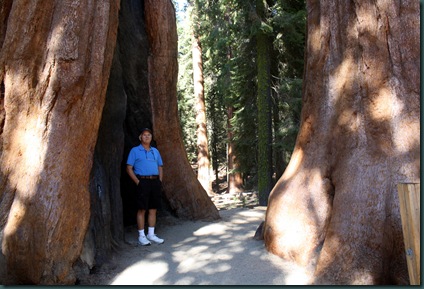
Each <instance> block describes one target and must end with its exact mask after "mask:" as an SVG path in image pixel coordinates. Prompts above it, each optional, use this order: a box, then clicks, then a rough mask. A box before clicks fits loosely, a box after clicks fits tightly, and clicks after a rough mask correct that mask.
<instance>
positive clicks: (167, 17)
mask: <svg viewBox="0 0 424 289" xmlns="http://www.w3.org/2000/svg"><path fill="white" fill-rule="evenodd" d="M144 4H145V16H146V24H147V25H146V28H147V34H148V37H149V44H150V55H149V59H148V65H149V91H150V100H151V102H152V115H153V127H154V135H155V139H156V141H157V145H158V148H159V151H160V152H161V155H162V157H163V161H164V168H163V172H164V177H163V185H164V191H165V195H166V198H167V200H168V201H169V204H170V206H171V208H172V209H173V210H174V211H175V213H176V214H177V216H179V217H182V218H189V219H205V220H206V219H209V220H214V219H218V218H219V214H218V210H217V209H216V207H215V205H214V204H213V202H212V201H211V199H210V198H209V197H208V195H207V193H206V191H205V190H204V189H203V187H202V185H201V184H200V183H199V181H198V180H197V178H196V175H195V173H194V172H193V170H192V168H191V167H190V164H189V162H188V160H187V154H186V153H185V149H184V145H183V142H182V135H181V129H180V124H179V121H178V106H177V96H176V94H177V90H176V86H177V77H178V63H177V55H178V42H177V28H176V20H175V10H174V6H173V5H172V2H171V1H170V0H169V1H155V0H145V1H144Z"/></svg>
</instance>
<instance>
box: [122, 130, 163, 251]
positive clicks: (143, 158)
mask: <svg viewBox="0 0 424 289" xmlns="http://www.w3.org/2000/svg"><path fill="white" fill-rule="evenodd" d="M152 137H153V133H152V131H151V130H150V129H149V128H144V129H143V130H142V131H141V134H140V136H139V137H138V138H139V140H140V142H141V144H140V145H139V146H136V147H133V148H132V149H131V151H130V154H129V155H128V160H127V173H128V175H129V176H130V177H131V179H132V180H133V181H134V183H135V184H136V185H137V188H136V202H137V208H138V211H137V227H138V233H139V236H138V243H139V244H140V245H142V246H146V245H150V244H151V243H150V242H154V243H157V244H162V243H163V242H164V240H163V239H161V238H159V237H158V236H156V235H155V225H156V212H157V209H158V208H159V207H160V205H161V187H162V175H163V173H162V166H163V163H162V158H161V156H160V153H159V151H158V150H157V149H156V148H154V147H151V146H150V143H151V142H152ZM146 210H147V211H148V219H147V222H148V225H149V228H148V233H147V236H146V235H145V233H144V223H145V214H146Z"/></svg>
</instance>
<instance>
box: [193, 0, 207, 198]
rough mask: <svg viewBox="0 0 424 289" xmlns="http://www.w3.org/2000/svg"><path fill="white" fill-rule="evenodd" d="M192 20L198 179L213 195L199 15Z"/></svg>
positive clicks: (196, 7) (195, 4)
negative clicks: (210, 178)
mask: <svg viewBox="0 0 424 289" xmlns="http://www.w3.org/2000/svg"><path fill="white" fill-rule="evenodd" d="M198 5H199V3H198V1H194V3H193V6H194V7H193V9H195V10H198V9H199V6H198ZM190 14H191V15H192V17H194V19H192V23H193V24H192V25H193V27H192V33H193V36H192V55H193V84H194V97H195V99H196V104H195V113H196V127H197V129H196V136H197V179H198V180H199V182H200V183H201V184H202V186H203V188H204V189H205V190H206V192H207V193H208V194H210V193H211V189H212V188H211V182H210V180H209V144H208V132H207V127H206V106H205V95H204V81H203V60H202V46H201V43H200V37H199V33H198V30H199V29H198V27H199V26H200V23H198V21H197V20H196V14H197V13H190Z"/></svg>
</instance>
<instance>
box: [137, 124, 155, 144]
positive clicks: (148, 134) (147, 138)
mask: <svg viewBox="0 0 424 289" xmlns="http://www.w3.org/2000/svg"><path fill="white" fill-rule="evenodd" d="M152 136H153V132H152V130H151V129H150V128H147V127H146V128H143V129H142V130H141V133H140V135H139V137H138V139H139V140H140V141H141V142H142V143H150V142H151V141H152Z"/></svg>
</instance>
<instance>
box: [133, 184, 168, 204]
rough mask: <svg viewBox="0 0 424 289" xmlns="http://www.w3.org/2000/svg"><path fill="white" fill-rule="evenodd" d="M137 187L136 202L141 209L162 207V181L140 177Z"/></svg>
mask: <svg viewBox="0 0 424 289" xmlns="http://www.w3.org/2000/svg"><path fill="white" fill-rule="evenodd" d="M139 180H140V182H139V183H138V185H137V189H136V202H137V208H138V209H139V210H148V209H160V208H161V198H162V182H161V181H160V180H159V179H140V178H139Z"/></svg>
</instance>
